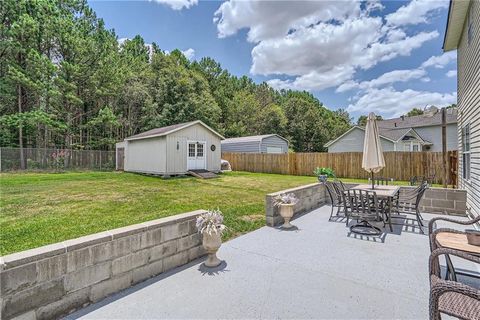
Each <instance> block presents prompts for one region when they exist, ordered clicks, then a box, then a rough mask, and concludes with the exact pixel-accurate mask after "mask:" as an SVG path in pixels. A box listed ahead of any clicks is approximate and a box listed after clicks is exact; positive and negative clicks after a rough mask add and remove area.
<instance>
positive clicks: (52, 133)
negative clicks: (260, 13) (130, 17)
mask: <svg viewBox="0 0 480 320" xmlns="http://www.w3.org/2000/svg"><path fill="white" fill-rule="evenodd" d="M0 19H1V21H2V23H1V25H0V41H1V42H0V146H3V147H40V148H46V147H61V148H73V149H97V150H112V149H113V148H114V144H115V142H118V141H121V140H122V139H123V138H125V137H127V136H130V135H133V134H136V133H139V132H142V131H145V130H149V129H152V128H156V127H162V126H166V125H171V124H175V123H181V122H186V121H192V120H197V119H198V120H202V121H203V122H205V123H206V124H208V125H209V126H211V127H212V128H214V129H215V130H217V131H218V132H220V133H221V134H223V135H225V136H226V137H236V136H244V135H254V134H267V133H277V134H280V135H282V136H284V137H286V138H287V139H289V140H290V145H291V148H292V149H293V150H294V151H324V147H323V145H324V144H325V143H326V142H328V141H329V140H331V139H333V138H335V137H337V136H339V135H340V134H342V133H343V132H345V131H346V130H347V129H348V128H349V127H350V126H351V119H350V116H349V115H348V113H347V112H346V111H344V110H337V111H332V110H329V109H327V108H326V107H325V106H323V104H322V103H321V102H320V101H319V100H318V99H317V98H315V97H314V96H313V95H311V94H310V93H307V92H299V91H292V90H281V91H278V90H274V89H273V88H272V87H270V86H269V85H268V84H266V83H261V84H256V83H255V82H254V81H253V80H252V79H250V78H248V77H246V76H242V77H237V76H235V75H232V74H230V73H229V72H228V70H226V69H224V68H222V66H221V65H220V64H219V63H218V62H217V61H215V60H214V59H212V58H208V57H205V58H202V59H200V60H199V61H190V60H188V59H187V58H186V57H185V56H184V55H183V54H182V52H181V51H179V50H174V51H172V52H166V51H164V50H162V49H161V48H160V47H159V46H158V45H156V44H155V43H153V44H151V45H147V44H146V43H145V42H144V40H143V39H142V37H141V36H136V37H135V38H133V39H130V40H126V41H124V42H122V43H119V42H118V37H117V35H116V34H115V32H114V31H113V30H107V29H106V27H105V25H104V22H103V21H102V19H99V18H98V17H97V16H96V15H95V12H94V11H93V10H92V9H91V8H90V7H89V6H88V4H87V1H86V0H62V1H60V0H43V1H39V0H38V1H34V0H6V1H3V2H2V6H1V7H0Z"/></svg>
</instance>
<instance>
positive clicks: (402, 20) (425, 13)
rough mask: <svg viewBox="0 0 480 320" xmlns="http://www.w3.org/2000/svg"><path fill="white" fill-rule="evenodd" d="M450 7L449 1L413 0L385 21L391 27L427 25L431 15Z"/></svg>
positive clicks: (389, 15) (388, 16)
mask: <svg viewBox="0 0 480 320" xmlns="http://www.w3.org/2000/svg"><path fill="white" fill-rule="evenodd" d="M447 7H448V0H412V1H411V2H410V3H408V4H407V5H404V6H402V7H400V8H399V9H398V10H397V11H395V12H393V13H390V14H388V15H387V16H386V17H385V19H386V20H387V23H388V24H389V25H395V26H404V25H409V24H419V23H427V22H428V17H429V14H431V13H432V12H434V11H436V10H438V9H443V8H447Z"/></svg>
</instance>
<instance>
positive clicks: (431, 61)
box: [422, 51, 457, 69]
mask: <svg viewBox="0 0 480 320" xmlns="http://www.w3.org/2000/svg"><path fill="white" fill-rule="evenodd" d="M456 59H457V52H456V51H449V52H445V53H444V54H442V55H440V56H431V57H430V58H428V60H426V61H425V62H424V63H422V68H429V67H434V68H437V69H442V68H444V67H445V66H446V65H447V64H449V63H450V62H452V61H455V60H456Z"/></svg>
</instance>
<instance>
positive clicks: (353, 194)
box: [343, 189, 385, 235]
mask: <svg viewBox="0 0 480 320" xmlns="http://www.w3.org/2000/svg"><path fill="white" fill-rule="evenodd" d="M343 199H344V200H343V202H344V207H345V216H346V217H347V222H346V225H347V226H348V223H349V222H350V219H356V220H357V221H360V223H358V224H356V225H353V226H351V227H350V231H351V232H354V233H359V234H365V235H378V234H381V233H382V231H381V230H380V229H379V228H378V227H376V226H374V225H372V224H371V223H370V222H371V221H383V218H382V215H381V212H382V211H381V210H380V206H379V202H378V198H377V193H376V192H375V191H368V190H356V189H348V190H346V191H344V192H343ZM384 225H385V222H384ZM366 229H370V231H369V232H368V231H367V230H366Z"/></svg>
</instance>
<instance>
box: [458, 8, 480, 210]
mask: <svg viewBox="0 0 480 320" xmlns="http://www.w3.org/2000/svg"><path fill="white" fill-rule="evenodd" d="M469 10H470V11H472V12H471V13H472V17H474V18H473V38H472V40H471V42H470V44H468V35H467V29H468V15H467V19H465V20H466V21H465V25H464V28H463V33H462V38H461V39H460V43H459V45H458V52H457V57H458V58H457V68H458V107H459V116H458V139H459V151H460V152H459V185H460V188H463V189H466V190H467V206H468V207H470V208H471V210H472V213H473V214H475V215H479V214H480V54H479V52H480V19H478V17H480V1H470V9H469ZM469 14H470V12H469ZM468 123H469V124H470V135H471V136H470V142H471V146H470V150H471V156H470V159H471V160H470V161H471V166H470V177H471V179H470V181H466V180H464V179H463V176H462V172H463V163H462V141H461V139H462V135H461V131H462V127H463V126H464V125H465V124H468Z"/></svg>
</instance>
